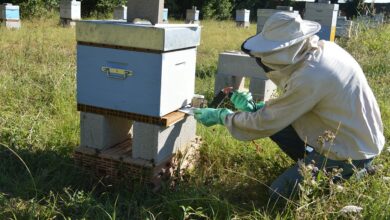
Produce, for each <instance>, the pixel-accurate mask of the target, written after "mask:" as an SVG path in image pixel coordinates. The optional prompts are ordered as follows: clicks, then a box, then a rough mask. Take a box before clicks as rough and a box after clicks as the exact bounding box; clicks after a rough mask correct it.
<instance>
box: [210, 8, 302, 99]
mask: <svg viewBox="0 0 390 220" xmlns="http://www.w3.org/2000/svg"><path fill="white" fill-rule="evenodd" d="M247 11H248V10H247ZM279 11H289V12H291V13H298V12H296V11H293V8H292V7H290V6H280V7H279V6H278V7H277V9H258V10H257V33H260V32H261V30H262V29H263V26H264V23H265V21H266V20H267V19H268V17H269V16H271V15H272V14H274V13H276V12H279ZM246 13H247V12H246ZM247 16H248V20H249V14H248V15H247ZM245 78H248V79H250V84H249V91H250V92H251V93H252V96H253V98H254V99H255V100H256V101H267V100H269V99H270V98H272V97H273V96H274V95H275V92H276V85H275V84H274V83H273V82H272V81H271V80H269V79H268V77H267V76H266V74H265V72H264V70H263V69H262V68H261V67H260V66H259V65H258V64H257V63H256V60H255V59H254V58H252V57H250V56H249V55H247V54H244V53H242V52H237V51H231V52H224V53H221V54H220V55H219V60H218V70H217V75H216V78H215V86H214V94H215V95H216V94H218V92H219V91H221V89H223V88H225V87H228V86H231V87H233V88H234V89H236V90H243V89H244V87H245Z"/></svg>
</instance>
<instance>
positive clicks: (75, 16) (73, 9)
mask: <svg viewBox="0 0 390 220" xmlns="http://www.w3.org/2000/svg"><path fill="white" fill-rule="evenodd" d="M60 17H61V18H62V19H70V20H80V19H81V2H79V1H76V0H61V2H60Z"/></svg>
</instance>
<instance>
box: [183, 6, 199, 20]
mask: <svg viewBox="0 0 390 220" xmlns="http://www.w3.org/2000/svg"><path fill="white" fill-rule="evenodd" d="M186 23H187V24H199V10H196V7H195V6H193V7H192V9H187V11H186Z"/></svg>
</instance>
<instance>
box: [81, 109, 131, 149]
mask: <svg viewBox="0 0 390 220" xmlns="http://www.w3.org/2000/svg"><path fill="white" fill-rule="evenodd" d="M130 129H131V122H130V121H129V120H127V119H124V118H119V117H114V116H104V115H97V114H92V113H86V112H81V113H80V146H81V147H90V148H96V149H104V148H108V147H112V146H114V145H116V144H119V143H121V142H123V141H125V140H126V139H127V138H129V132H130Z"/></svg>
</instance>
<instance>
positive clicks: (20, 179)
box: [0, 17, 390, 219]
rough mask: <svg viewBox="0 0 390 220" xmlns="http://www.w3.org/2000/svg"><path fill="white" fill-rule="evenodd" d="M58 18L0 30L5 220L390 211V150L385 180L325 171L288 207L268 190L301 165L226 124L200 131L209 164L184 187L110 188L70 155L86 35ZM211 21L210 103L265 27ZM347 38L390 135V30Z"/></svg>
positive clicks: (1, 211) (206, 88)
mask: <svg viewBox="0 0 390 220" xmlns="http://www.w3.org/2000/svg"><path fill="white" fill-rule="evenodd" d="M57 22H58V21H57V19H56V18H55V17H54V18H48V19H42V20H32V21H23V24H22V25H23V28H22V29H21V30H18V31H11V30H6V29H4V28H1V29H0V36H1V37H0V67H1V68H0V143H2V144H0V219H291V218H298V219H329V218H332V219H333V218H364V219H386V218H387V219H388V218H390V212H389V211H388V210H390V207H389V206H390V199H389V198H390V180H389V177H390V171H389V168H390V159H389V158H390V157H389V156H390V151H389V150H390V149H389V146H388V145H386V149H385V150H384V152H383V153H382V155H381V156H380V157H379V158H378V159H377V160H376V161H375V164H376V165H380V166H381V167H382V169H381V170H380V171H379V172H378V173H377V174H376V175H374V176H369V177H368V178H366V179H364V180H360V181H358V180H356V179H354V178H353V179H351V180H350V181H347V182H344V183H341V185H339V186H337V185H332V184H330V183H329V181H328V179H327V178H325V177H324V178H322V179H319V180H318V184H314V185H313V184H304V185H303V187H304V195H303V196H302V197H301V198H300V199H298V200H296V201H294V203H290V204H288V205H286V206H278V207H273V206H270V205H269V204H268V195H267V187H266V185H269V184H270V182H271V181H272V180H273V179H274V178H276V177H277V176H278V175H279V174H280V173H281V172H283V170H284V169H286V168H287V167H289V166H290V165H292V161H291V160H289V159H288V158H287V157H286V156H285V155H284V154H283V153H281V151H280V150H279V149H278V148H277V147H276V146H275V145H274V144H273V143H272V142H271V141H270V140H269V139H262V140H257V141H256V144H254V143H252V142H240V141H237V140H235V139H233V138H232V137H231V136H230V135H229V134H228V132H227V131H226V130H225V129H224V128H222V127H212V128H205V127H203V126H201V125H199V126H198V134H199V135H201V136H202V137H203V139H204V144H203V145H202V148H201V158H200V160H199V164H198V165H197V166H196V169H194V170H192V171H191V172H189V173H188V174H187V175H186V179H185V180H184V181H182V182H180V183H179V184H178V185H176V186H175V188H173V189H172V188H169V187H164V188H163V189H162V190H161V192H159V193H154V192H152V191H150V190H149V189H148V188H146V187H143V186H140V185H135V186H134V188H133V189H132V190H124V189H123V188H124V187H122V186H111V185H104V184H103V183H101V182H100V181H99V180H98V179H95V178H93V177H91V176H89V175H88V174H86V173H84V172H83V171H81V170H79V169H78V168H77V167H75V166H74V164H73V161H72V158H71V153H72V151H73V149H74V148H75V147H77V146H78V144H79V114H78V112H77V111H76V107H75V104H76V100H75V72H76V63H75V60H76V50H75V44H76V42H75V32H74V29H64V28H61V27H59V26H57ZM202 25H203V29H202V42H201V46H200V48H199V51H198V64H197V76H198V77H197V79H196V92H197V93H198V94H205V95H206V97H207V98H209V99H210V98H211V96H212V93H213V87H214V74H215V72H216V64H217V60H218V54H219V53H220V52H222V51H224V50H234V49H235V50H238V49H239V48H240V44H241V42H242V41H243V40H245V39H246V38H247V37H249V36H251V35H253V34H255V28H256V27H255V25H253V24H252V26H251V27H250V28H249V29H238V28H236V27H235V24H234V23H233V22H230V21H224V22H216V21H203V22H202ZM339 43H340V44H341V45H342V46H343V47H345V48H346V49H347V50H348V51H350V52H351V53H352V54H353V55H354V56H355V57H356V58H357V60H358V61H359V62H360V63H361V65H362V67H363V69H364V70H365V72H366V75H367V77H368V80H369V83H370V85H371V86H372V88H373V91H374V93H375V95H376V97H377V99H378V102H379V104H380V107H381V112H382V119H383V121H384V126H385V136H386V138H387V139H389V138H390V130H389V128H390V100H389V99H388V94H390V88H389V85H390V63H389V62H388V60H389V58H390V57H389V56H390V55H389V54H390V53H389V52H388V51H390V26H384V27H380V28H378V29H372V30H365V31H363V32H362V33H360V34H359V35H358V36H357V37H354V38H352V39H351V40H349V41H340V42H339ZM256 145H258V146H261V147H260V151H258V150H256ZM12 152H15V154H14V153H12ZM26 166H27V167H28V169H26ZM346 205H356V206H360V207H363V211H362V212H361V213H356V214H353V213H352V214H347V215H346V216H343V215H342V214H341V213H340V212H339V210H340V209H341V208H342V207H344V206H346Z"/></svg>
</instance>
